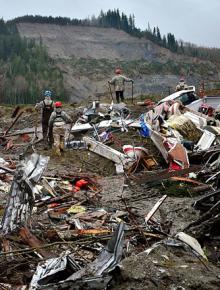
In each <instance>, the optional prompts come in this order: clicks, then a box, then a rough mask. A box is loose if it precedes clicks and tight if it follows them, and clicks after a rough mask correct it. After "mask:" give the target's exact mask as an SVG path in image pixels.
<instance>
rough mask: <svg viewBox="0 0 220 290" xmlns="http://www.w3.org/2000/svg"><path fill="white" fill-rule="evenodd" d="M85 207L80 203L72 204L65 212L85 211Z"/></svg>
mask: <svg viewBox="0 0 220 290" xmlns="http://www.w3.org/2000/svg"><path fill="white" fill-rule="evenodd" d="M85 211H86V208H85V207H84V206H81V205H72V206H71V207H70V208H69V209H68V210H67V212H68V213H80V212H85Z"/></svg>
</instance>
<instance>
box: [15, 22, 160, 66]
mask: <svg viewBox="0 0 220 290" xmlns="http://www.w3.org/2000/svg"><path fill="white" fill-rule="evenodd" d="M17 27H18V31H19V33H20V35H22V36H23V37H26V38H35V39H38V40H40V38H41V39H42V41H43V43H44V44H45V45H46V46H47V47H48V51H49V54H50V55H51V56H52V57H54V58H70V57H72V56H75V57H78V58H95V59H102V58H106V59H112V60H115V59H120V60H135V59H142V58H143V59H146V58H147V59H151V58H153V57H156V54H157V53H159V52H160V49H159V48H158V47H157V46H156V45H154V44H152V43H151V42H150V41H146V40H143V39H138V38H134V37H132V36H130V35H129V34H127V33H125V32H124V31H121V30H116V29H109V28H97V27H83V26H82V27H81V26H59V25H52V24H33V23H20V24H18V25H17Z"/></svg>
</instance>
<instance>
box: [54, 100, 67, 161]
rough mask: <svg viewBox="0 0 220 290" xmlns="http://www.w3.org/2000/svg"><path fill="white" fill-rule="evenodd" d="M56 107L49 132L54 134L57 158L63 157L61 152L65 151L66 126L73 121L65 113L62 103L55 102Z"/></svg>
mask: <svg viewBox="0 0 220 290" xmlns="http://www.w3.org/2000/svg"><path fill="white" fill-rule="evenodd" d="M54 105H55V109H54V111H53V113H52V114H51V116H50V120H49V130H50V131H51V132H52V134H53V146H54V148H53V149H54V153H55V155H57V156H61V152H60V151H63V150H64V140H65V132H66V124H67V123H71V122H72V120H71V118H70V116H69V115H68V114H67V113H66V112H64V111H63V109H62V103H61V102H55V104H54Z"/></svg>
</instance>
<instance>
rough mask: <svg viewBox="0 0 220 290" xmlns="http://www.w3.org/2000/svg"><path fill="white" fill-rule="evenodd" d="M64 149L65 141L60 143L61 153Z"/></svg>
mask: <svg viewBox="0 0 220 290" xmlns="http://www.w3.org/2000/svg"><path fill="white" fill-rule="evenodd" d="M64 148H65V146H64V140H61V142H60V150H61V151H64Z"/></svg>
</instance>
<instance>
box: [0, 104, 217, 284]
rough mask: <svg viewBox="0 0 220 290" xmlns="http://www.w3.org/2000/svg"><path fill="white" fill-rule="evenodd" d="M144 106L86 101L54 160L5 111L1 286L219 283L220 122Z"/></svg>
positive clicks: (36, 131) (35, 131)
mask: <svg viewBox="0 0 220 290" xmlns="http://www.w3.org/2000/svg"><path fill="white" fill-rule="evenodd" d="M152 106H153V105H152ZM152 106H150V107H149V108H143V107H137V106H134V105H131V106H129V107H126V106H125V105H123V104H119V105H113V104H111V105H108V104H99V103H98V102H94V103H93V104H92V105H91V106H90V107H88V108H84V109H83V110H81V111H82V113H81V116H79V118H78V119H77V120H76V122H75V123H74V124H72V126H71V128H70V130H69V132H68V134H67V137H66V139H65V147H66V148H65V151H64V153H63V155H62V156H61V157H59V158H58V157H56V156H53V154H52V153H51V151H50V150H49V151H45V150H44V148H43V146H42V144H41V140H42V134H41V128H40V127H39V124H38V123H37V122H35V121H36V120H35V116H34V114H33V116H32V118H33V119H32V121H31V122H30V127H28V124H27V126H25V124H24V127H21V129H19V130H18V127H19V124H23V123H22V120H24V122H25V120H26V116H25V114H27V113H28V112H24V110H23V111H21V112H22V113H21V112H20V113H19V111H20V109H19V108H18V109H17V112H14V114H13V116H12V120H11V122H9V120H10V119H11V118H10V116H9V117H8V118H9V119H8V124H10V125H8V127H4V130H2V132H1V135H0V138H1V147H0V148H1V149H0V150H1V158H0V195H1V204H0V213H1V230H0V233H1V235H0V241H1V251H0V262H1V263H0V272H1V275H0V288H2V289H32V290H34V289H106V288H107V287H109V288H110V289H131V288H132V289H219V285H220V270H219V260H220V252H219V245H218V241H219V237H220V231H219V225H220V214H219V209H220V188H219V175H220V171H219V162H220V146H219V141H220V139H219V132H220V131H219V128H218V127H217V126H213V125H212V126H210V125H208V122H207V121H208V120H207V119H208V117H207V116H206V115H203V114H201V113H199V112H196V111H192V110H190V112H189V110H186V109H185V110H183V111H182V112H181V115H175V114H171V115H169V117H168V116H167V114H164V115H163V112H161V110H160V114H159V113H158V112H159V109H158V108H157V107H158V106H156V105H154V108H153V109H152ZM69 110H71V109H69ZM13 118H14V119H13ZM19 118H21V119H20V123H17V122H18V120H19ZM22 118H24V119H22ZM213 118H214V117H213ZM34 120H35V121H34ZM15 124H17V125H16V126H15ZM33 124H35V127H34V128H31V126H32V125H33ZM212 124H213V123H212ZM18 148H19V149H18ZM201 277H202V278H201ZM204 287H206V288H204Z"/></svg>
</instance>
